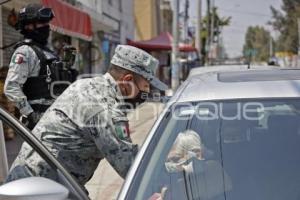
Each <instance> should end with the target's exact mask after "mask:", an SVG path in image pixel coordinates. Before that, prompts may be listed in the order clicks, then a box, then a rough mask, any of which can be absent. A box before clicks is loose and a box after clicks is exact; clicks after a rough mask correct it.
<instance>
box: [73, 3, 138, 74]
mask: <svg viewBox="0 0 300 200" xmlns="http://www.w3.org/2000/svg"><path fill="white" fill-rule="evenodd" d="M77 5H78V7H80V8H82V9H83V10H84V11H85V12H87V13H89V15H90V16H91V18H92V26H93V40H92V60H93V63H92V72H93V73H105V72H106V71H107V68H108V67H109V63H110V58H111V56H112V54H113V53H114V49H115V47H116V45H118V44H120V43H121V44H126V39H127V38H128V39H133V37H134V18H133V0H101V1H93V0H77Z"/></svg>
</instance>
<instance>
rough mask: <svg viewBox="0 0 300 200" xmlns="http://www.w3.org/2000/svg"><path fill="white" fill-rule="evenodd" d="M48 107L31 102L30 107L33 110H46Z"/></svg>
mask: <svg viewBox="0 0 300 200" xmlns="http://www.w3.org/2000/svg"><path fill="white" fill-rule="evenodd" d="M49 107H50V105H42V104H31V108H32V109H33V110H34V111H39V112H46V110H47V109H48V108H49Z"/></svg>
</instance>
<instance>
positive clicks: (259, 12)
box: [180, 0, 282, 57]
mask: <svg viewBox="0 0 300 200" xmlns="http://www.w3.org/2000/svg"><path fill="white" fill-rule="evenodd" d="M189 1H190V9H189V13H190V22H193V21H194V20H195V18H196V12H197V10H196V9H195V8H197V1H198V0H189ZM211 1H213V0H211ZM184 2H185V1H184V0H180V4H181V10H182V9H183V5H184ZM214 2H215V5H216V6H217V7H218V10H219V14H220V16H224V17H228V16H231V17H232V19H231V24H230V26H228V27H225V28H224V29H223V33H222V34H223V35H222V36H223V41H224V45H225V49H226V52H227V54H228V55H229V56H230V57H236V56H239V55H242V49H243V45H244V39H245V33H246V31H247V28H248V27H249V26H255V25H260V26H264V27H265V28H266V29H267V30H269V31H270V32H271V34H272V35H273V36H275V37H276V35H278V33H276V32H275V31H274V30H273V29H272V27H271V26H270V25H267V22H268V21H270V20H271V19H272V17H271V16H272V14H271V10H270V6H273V7H275V8H277V9H280V7H281V5H282V0H214ZM206 7H207V6H206V0H202V15H204V14H205V12H206Z"/></svg>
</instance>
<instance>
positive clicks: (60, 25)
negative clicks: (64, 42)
mask: <svg viewBox="0 0 300 200" xmlns="http://www.w3.org/2000/svg"><path fill="white" fill-rule="evenodd" d="M41 2H42V4H43V5H44V6H47V7H50V8H52V9H53V12H54V15H55V17H54V18H53V20H52V21H51V22H50V27H51V30H53V31H56V32H59V33H62V34H65V35H69V36H73V37H78V38H81V39H83V40H88V41H91V40H92V25H91V18H90V16H89V15H88V14H87V13H85V12H83V11H81V10H79V9H78V8H76V7H74V6H72V5H70V4H68V3H65V2H63V1H61V0H41Z"/></svg>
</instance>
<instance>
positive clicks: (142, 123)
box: [86, 103, 164, 200]
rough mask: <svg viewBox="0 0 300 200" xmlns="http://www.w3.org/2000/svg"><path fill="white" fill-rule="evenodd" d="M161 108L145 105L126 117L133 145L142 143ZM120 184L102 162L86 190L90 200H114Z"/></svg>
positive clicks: (118, 178) (106, 163)
mask: <svg viewBox="0 0 300 200" xmlns="http://www.w3.org/2000/svg"><path fill="white" fill-rule="evenodd" d="M163 106H164V105H163V104H161V103H145V104H143V105H142V106H141V107H139V108H138V109H137V110H136V111H135V112H133V113H130V114H129V115H128V119H129V121H130V133H131V137H132V141H133V143H136V144H139V145H141V144H142V143H143V141H144V139H145V138H146V136H147V134H148V132H149V130H150V129H151V127H152V125H153V123H154V122H155V120H156V119H157V117H158V115H159V114H160V112H161V111H162V109H163ZM122 184H123V179H122V178H121V177H120V176H119V175H118V174H117V173H116V172H115V171H114V169H113V168H112V167H111V166H110V165H109V163H108V162H107V161H106V160H102V161H101V163H100V164H99V166H98V168H97V170H96V171H95V173H94V176H93V177H92V179H91V180H90V181H89V182H88V183H87V184H86V188H87V190H88V191H89V194H90V198H91V199H92V200H100V199H116V198H117V196H118V193H119V190H120V188H121V186H122Z"/></svg>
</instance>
